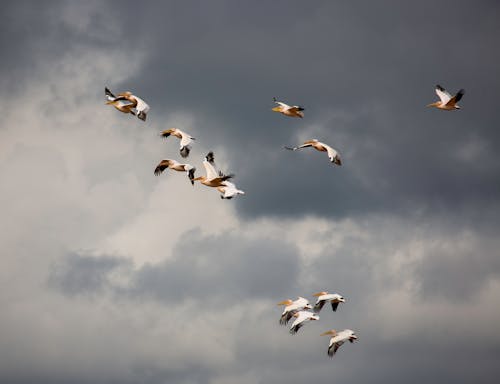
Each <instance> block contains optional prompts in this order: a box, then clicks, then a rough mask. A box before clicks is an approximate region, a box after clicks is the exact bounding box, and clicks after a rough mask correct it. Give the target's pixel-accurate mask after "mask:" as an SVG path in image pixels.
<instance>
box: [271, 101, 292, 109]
mask: <svg viewBox="0 0 500 384" xmlns="http://www.w3.org/2000/svg"><path fill="white" fill-rule="evenodd" d="M275 103H276V104H278V105H279V106H280V107H282V108H284V109H290V106H289V105H288V104H285V103H282V102H281V101H275Z"/></svg>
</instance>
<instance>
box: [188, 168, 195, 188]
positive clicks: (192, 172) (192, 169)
mask: <svg viewBox="0 0 500 384" xmlns="http://www.w3.org/2000/svg"><path fill="white" fill-rule="evenodd" d="M186 165H189V164H186ZM195 172H196V168H195V167H191V168H190V169H189V171H187V174H188V178H189V181H190V182H191V185H194V173H195Z"/></svg>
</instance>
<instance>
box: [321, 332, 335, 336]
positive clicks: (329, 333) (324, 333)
mask: <svg viewBox="0 0 500 384" xmlns="http://www.w3.org/2000/svg"><path fill="white" fill-rule="evenodd" d="M331 334H332V331H326V332H323V333H322V334H321V335H320V336H327V335H331Z"/></svg>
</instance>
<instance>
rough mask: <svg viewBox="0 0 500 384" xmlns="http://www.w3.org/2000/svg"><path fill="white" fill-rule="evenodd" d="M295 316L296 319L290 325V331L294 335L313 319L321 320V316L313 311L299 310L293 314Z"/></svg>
mask: <svg viewBox="0 0 500 384" xmlns="http://www.w3.org/2000/svg"><path fill="white" fill-rule="evenodd" d="M293 317H295V321H294V322H293V323H292V326H291V327H290V333H291V334H292V335H294V334H296V333H297V332H298V331H299V329H300V328H302V327H303V326H304V324H305V323H307V322H309V321H311V320H319V316H318V315H316V314H315V313H313V312H309V311H299V312H296V313H294V314H293Z"/></svg>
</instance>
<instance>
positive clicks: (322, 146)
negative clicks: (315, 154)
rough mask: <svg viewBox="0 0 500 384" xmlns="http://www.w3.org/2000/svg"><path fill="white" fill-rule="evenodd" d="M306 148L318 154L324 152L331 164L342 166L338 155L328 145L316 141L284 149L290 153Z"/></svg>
mask: <svg viewBox="0 0 500 384" xmlns="http://www.w3.org/2000/svg"><path fill="white" fill-rule="evenodd" d="M307 147H312V148H314V149H316V150H317V151H320V152H326V153H327V154H328V158H329V159H330V162H331V163H333V164H335V165H339V166H340V165H342V160H340V155H339V153H338V152H337V151H336V150H335V149H333V148H332V147H330V146H329V145H327V144H325V143H322V142H321V141H318V140H317V139H312V140H308V141H305V142H304V144H302V145H299V146H298V147H285V149H288V150H290V151H297V150H299V149H302V148H307Z"/></svg>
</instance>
